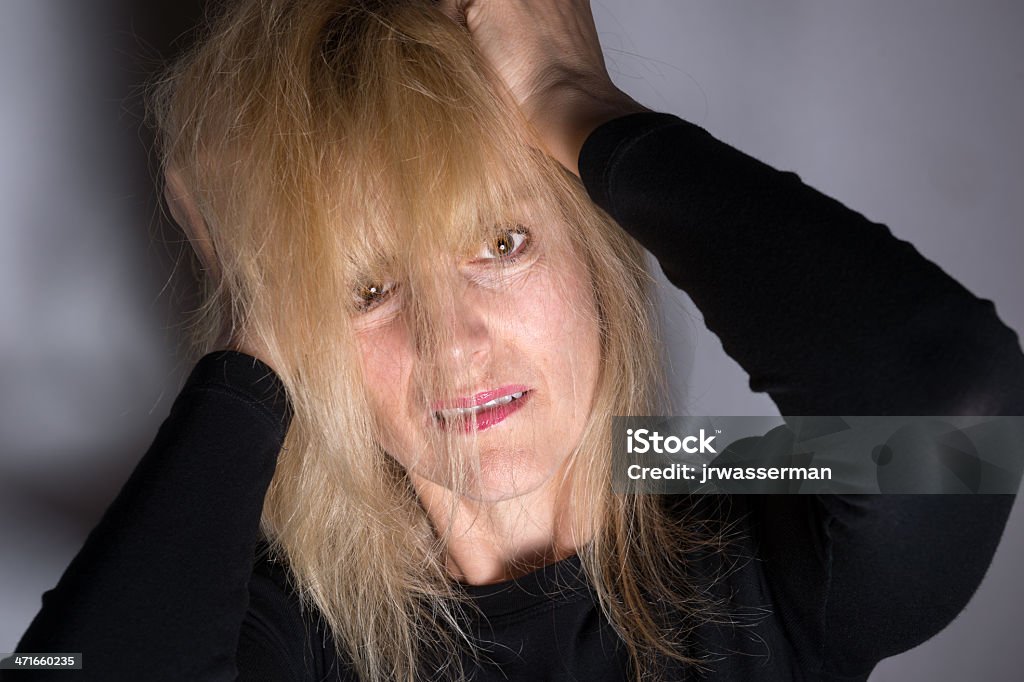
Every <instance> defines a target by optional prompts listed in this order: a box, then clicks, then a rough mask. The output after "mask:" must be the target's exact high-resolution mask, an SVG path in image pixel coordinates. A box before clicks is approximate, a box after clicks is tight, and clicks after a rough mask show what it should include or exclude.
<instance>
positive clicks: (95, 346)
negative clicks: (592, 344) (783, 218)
mask: <svg viewBox="0 0 1024 682" xmlns="http://www.w3.org/2000/svg"><path fill="white" fill-rule="evenodd" d="M164 4H166V5H168V6H161V4H160V3H145V2H141V1H139V2H116V1H115V0H103V1H94V2H89V3H86V2H74V1H72V0H45V1H43V0H40V1H34V0H3V2H0V11H2V14H0V87H2V92H3V106H2V107H0V136H2V137H0V236H2V237H3V243H4V248H3V249H0V548H2V550H0V652H2V651H11V650H12V649H13V647H14V645H15V643H16V642H17V640H18V638H19V637H20V635H21V633H22V631H23V630H24V628H25V627H26V626H27V624H28V622H29V621H30V620H31V618H32V616H33V614H34V613H35V612H36V610H37V609H38V608H39V597H40V594H41V593H42V592H43V591H44V590H46V589H48V588H50V587H52V586H53V584H55V582H56V581H57V579H58V578H59V576H60V574H61V572H62V571H63V569H64V567H65V566H66V565H67V563H68V562H69V561H70V559H71V558H72V556H74V554H75V552H76V551H77V550H78V548H79V547H80V545H81V542H82V541H83V539H84V537H85V535H86V533H87V532H88V530H89V529H90V528H91V527H92V526H93V525H94V524H95V522H96V521H97V520H98V518H99V515H100V514H101V513H102V511H103V510H104V509H105V507H106V505H107V504H109V502H110V500H111V499H112V498H113V496H114V495H115V494H116V493H117V490H118V489H119V487H120V485H121V483H122V482H123V481H124V479H125V478H126V477H127V475H128V474H129V472H130V471H131V469H132V467H133V466H134V464H135V462H137V460H138V458H139V457H140V456H141V454H142V453H143V452H144V451H145V449H146V447H147V446H148V444H149V442H150V440H151V439H152V437H153V435H154V434H155V432H156V429H157V427H158V426H159V423H160V422H161V421H162V419H163V418H164V416H165V415H166V413H167V411H168V409H169V408H170V404H171V401H172V400H173V398H174V396H175V395H176V393H177V390H178V388H179V387H180V385H181V381H182V380H183V377H184V374H185V373H186V372H187V370H188V369H189V368H188V367H184V366H182V364H181V362H180V361H179V360H178V355H177V349H178V344H179V342H180V338H181V336H180V332H179V330H178V329H177V328H176V325H177V324H179V321H180V319H181V315H182V312H183V310H185V309H186V308H187V307H188V306H189V305H191V302H190V291H189V288H188V287H187V286H185V285H183V284H182V283H183V282H185V281H186V280H185V279H184V278H182V279H177V278H176V277H174V276H172V271H173V263H174V260H175V256H176V254H177V253H178V249H179V247H180V244H178V243H177V240H178V239H179V238H178V236H177V234H176V233H175V232H173V231H168V230H166V228H165V227H164V226H161V224H160V223H159V221H158V220H157V217H156V213H155V211H156V204H155V201H154V198H153V196H152V190H151V189H150V186H149V180H148V175H147V172H148V171H147V165H146V156H145V153H144V151H143V150H144V141H145V135H144V134H140V133H139V131H138V118H139V110H138V106H137V101H136V100H135V99H134V98H133V97H132V96H131V95H132V92H133V87H135V86H137V84H138V82H139V81H140V79H141V78H142V77H143V76H144V75H145V74H146V72H147V71H148V69H149V68H150V66H151V65H152V62H153V60H154V59H155V58H156V57H157V56H158V55H159V54H161V53H167V50H168V45H169V42H170V40H171V38H173V37H174V36H175V35H177V34H178V33H179V32H180V31H181V30H183V29H184V28H185V27H187V26H188V23H189V20H190V17H192V16H195V8H196V7H197V5H198V2H197V0H192V1H191V2H180V1H179V2H177V3H174V4H173V6H170V3H164ZM595 15H596V17H597V22H598V27H599V29H600V31H601V35H602V41H603V43H604V45H605V48H606V55H607V57H608V60H609V67H610V70H611V71H612V74H613V76H614V78H615V80H616V82H617V83H618V84H619V85H620V86H621V87H622V88H623V89H625V90H627V91H628V92H630V93H631V94H633V95H634V96H635V97H636V98H637V99H639V100H640V101H641V102H643V103H645V104H647V105H648V106H650V107H652V108H656V109H660V110H664V111H670V112H673V113H677V114H680V115H682V116H684V117H686V118H688V119H690V120H692V121H695V122H697V123H699V124H701V125H703V126H704V127H706V128H708V129H709V130H710V131H711V132H712V133H713V134H715V135H717V136H718V137H720V138H721V139H724V140H725V141H727V142H729V143H731V144H733V145H734V146H736V147H738V148H740V149H742V150H744V151H746V152H747V153H750V154H752V155H754V156H756V157H758V158H760V159H762V160H764V161H766V162H768V163H770V164H772V165H774V166H776V167H780V168H784V169H787V170H795V171H797V172H798V173H800V174H801V176H802V177H803V178H804V180H805V181H806V182H808V183H810V184H811V185H813V186H815V187H817V188H818V189H820V190H822V191H824V192H826V193H827V194H830V195H832V196H835V197H836V198H838V199H840V200H841V201H843V202H845V203H847V204H848V205H850V206H853V207H855V208H856V209H858V210H859V211H860V212H862V213H864V214H865V215H867V216H868V217H869V218H871V219H873V220H876V221H879V222H884V223H886V224H887V225H889V226H890V228H891V229H892V230H893V232H894V233H895V234H896V235H897V236H899V237H901V238H903V239H907V240H909V241H911V242H913V243H914V244H915V245H916V246H917V247H918V249H919V250H920V251H921V252H922V253H923V254H925V255H926V256H927V257H929V258H931V259H932V260H934V261H936V262H937V263H939V264H940V265H941V266H942V267H943V268H944V269H946V271H947V272H949V273H950V274H952V275H953V276H954V277H956V278H957V279H958V280H959V281H961V282H962V283H963V284H964V285H966V286H967V287H968V288H969V289H970V290H972V291H973V292H975V293H976V294H978V295H979V296H981V297H984V298H988V299H991V300H993V301H994V302H995V304H996V308H997V310H998V312H999V314H1000V316H1001V318H1002V319H1003V320H1004V321H1005V322H1006V323H1007V324H1008V325H1009V326H1010V327H1011V328H1013V329H1015V330H1017V331H1018V333H1020V332H1021V330H1024V298H1022V296H1021V293H1020V292H1021V291H1022V284H1024V275H1022V274H1021V256H1022V255H1024V232H1022V230H1021V226H1022V222H1024V220H1022V219H1024V191H1022V190H1024V186H1022V183H1021V179H1022V178H1024V136H1022V134H1021V132H1020V128H1019V126H1020V124H1021V122H1022V121H1024V41H1021V40H1020V37H1021V36H1022V35H1024V5H1021V4H1020V3H1017V2H1013V1H1011V0H983V1H977V0H976V1H975V2H971V3H967V2H950V1H948V0H901V1H900V2H883V1H882V0H863V1H862V2H858V3H851V2H840V1H839V0H816V1H814V2H812V1H810V0H807V1H797V0H777V1H775V2H757V1H755V0H748V1H744V2H739V1H734V2H721V1H719V2H711V1H707V2H683V1H680V0H674V1H673V0H662V1H661V2H632V3H630V2H628V1H627V0H615V1H606V2H597V3H595ZM179 274H180V273H179ZM664 294H665V297H666V301H665V316H666V319H667V323H668V325H669V327H670V329H671V330H672V335H673V338H675V339H677V340H678V341H677V342H676V344H675V345H674V347H673V350H672V352H671V358H670V359H671V369H672V372H673V374H674V376H675V381H676V386H677V387H678V399H679V404H680V408H681V409H683V410H685V411H687V412H689V413H691V414H711V415H716V414H717V415H756V414H776V413H777V412H776V410H775V408H774V406H773V404H772V403H771V401H770V400H769V399H768V398H767V397H766V396H764V395H755V394H752V393H751V392H750V391H749V389H748V388H747V384H746V380H747V377H746V375H745V374H744V372H743V371H742V370H741V369H740V368H739V367H738V366H737V365H736V364H735V363H734V362H733V361H731V360H730V359H729V358H728V357H727V356H725V355H724V353H723V352H722V350H721V346H720V344H719V343H718V341H717V339H715V338H714V337H713V336H711V335H710V334H708V333H707V332H706V331H705V330H704V328H703V325H702V323H701V321H700V315H699V313H698V312H697V311H696V310H695V309H694V308H693V306H692V304H691V303H690V302H689V301H688V299H687V298H686V297H685V296H684V295H682V294H678V293H676V292H674V291H671V290H666V291H665V292H664ZM1022 527H1024V513H1022V512H1021V506H1020V505H1018V506H1017V508H1016V511H1015V514H1014V516H1013V518H1012V519H1011V521H1010V525H1009V527H1008V529H1007V532H1006V536H1005V538H1004V541H1003V543H1002V545H1001V546H1000V548H999V552H998V554H997V555H996V560H995V562H994V564H993V566H992V568H991V570H990V572H989V575H988V576H987V578H986V580H985V582H984V584H983V585H982V587H981V588H980V590H979V591H978V593H977V594H976V595H975V597H974V599H973V600H972V602H971V604H970V605H969V606H968V608H967V609H966V610H965V611H964V612H963V613H962V614H961V615H960V616H959V617H958V618H957V619H956V621H955V622H954V623H953V624H952V625H951V626H950V627H949V628H947V629H946V630H945V631H944V632H943V633H941V634H940V635H939V636H937V637H935V638H934V639H932V640H931V641H929V642H927V643H926V644H924V645H922V646H920V647H918V648H917V649H914V650H913V651H910V652H908V653H906V654H903V655H901V656H898V657H895V658H893V659H889V660H887V661H884V662H883V663H882V664H881V665H880V666H879V668H878V669H877V671H876V673H875V674H874V675H873V676H872V678H871V679H872V681H873V682H883V681H888V680H892V681H895V680H926V679H927V680H960V679H977V680H997V681H999V680H1005V681H1007V682H1009V681H1010V680H1017V679H1019V674H1020V670H1021V669H1024V647H1021V646H1020V645H1019V628H1017V627H1015V624H1016V622H1017V614H1018V612H1019V611H1020V609H1021V607H1022V606H1024V587H1022V585H1021V581H1020V580H1019V578H1018V576H1019V575H1020V573H1021V569H1022V567H1024V534H1022V533H1021V530H1022Z"/></svg>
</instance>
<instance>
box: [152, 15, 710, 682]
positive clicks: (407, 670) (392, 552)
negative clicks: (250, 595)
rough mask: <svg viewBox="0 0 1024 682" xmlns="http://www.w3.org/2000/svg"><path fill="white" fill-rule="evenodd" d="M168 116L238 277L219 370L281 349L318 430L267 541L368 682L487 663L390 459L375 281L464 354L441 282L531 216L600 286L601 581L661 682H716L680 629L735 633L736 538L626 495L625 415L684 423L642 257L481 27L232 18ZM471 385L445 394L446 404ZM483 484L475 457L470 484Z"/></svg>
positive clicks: (161, 107) (292, 460) (274, 361)
mask: <svg viewBox="0 0 1024 682" xmlns="http://www.w3.org/2000/svg"><path fill="white" fill-rule="evenodd" d="M152 111H153V113H154V115H155V124H156V127H157V131H158V147H159V150H160V154H161V159H162V163H163V167H164V169H165V171H167V170H172V169H173V171H174V173H176V174H177V176H178V177H180V179H181V183H182V185H183V187H184V189H185V190H186V191H187V193H188V195H189V197H190V198H191V200H192V201H193V202H194V205H195V207H196V210H197V212H198V214H199V215H200V216H201V219H202V221H203V222H204V223H205V226H206V229H207V230H208V232H209V238H210V242H211V243H210V247H211V250H212V252H213V253H214V254H215V257H216V260H217V264H218V266H219V268H218V270H219V271H218V273H217V276H216V277H206V278H205V279H204V286H205V290H204V298H203V305H202V306H201V308H200V309H199V310H198V311H197V313H196V315H195V319H194V320H192V329H193V331H194V344H193V345H194V351H193V352H194V355H195V356H196V357H199V356H201V355H203V354H205V353H207V352H209V351H211V350H214V349H215V344H216V343H217V341H218V332H219V330H220V329H221V328H222V325H223V324H224V323H225V321H228V322H230V323H231V324H234V325H240V326H241V327H242V328H244V329H245V330H246V334H247V335H249V336H250V337H251V338H255V339H258V340H259V342H260V346H261V348H263V349H264V350H265V352H266V354H267V355H266V357H265V358H264V359H265V360H267V361H268V363H269V364H270V365H271V366H273V367H274V368H275V370H276V371H277V373H278V375H279V376H280V378H281V380H282V382H283V383H284V385H285V387H286V389H287V391H288V394H289V397H290V399H291V402H292V405H293V408H294V415H295V416H294V419H293V421H292V423H291V426H290V428H289V431H288V434H287V437H286V440H285V444H284V448H283V450H282V452H281V453H280V457H279V460H278V464H277V469H276V473H275V475H274V478H273V481H272V483H271V486H270V489H269V491H268V494H267V497H266V502H265V506H264V509H263V517H262V529H263V532H264V533H265V535H266V536H267V537H268V538H269V539H270V541H271V543H272V545H273V547H274V549H275V551H276V552H278V553H280V554H281V555H282V556H283V557H285V558H286V559H287V563H288V566H289V567H290V570H291V573H292V578H293V581H294V583H295V585H296V587H297V589H298V592H299V594H300V596H301V597H302V600H303V603H304V604H306V605H308V606H310V607H315V608H316V609H318V610H319V612H320V613H321V614H322V615H323V618H324V620H325V621H326V623H327V624H328V625H329V626H330V628H331V630H332V632H333V634H334V639H335V643H336V645H337V647H338V649H339V653H340V654H342V655H343V656H345V657H346V658H347V659H348V660H350V661H351V662H352V664H353V666H354V668H355V670H356V671H357V672H358V674H359V676H360V678H361V679H364V680H367V681H372V682H377V681H379V680H412V679H414V677H416V676H417V675H420V674H421V673H422V667H423V665H424V662H431V664H432V665H433V666H434V669H435V670H434V672H435V673H437V674H438V675H439V676H449V677H452V678H459V677H461V676H462V675H463V672H464V671H462V670H461V669H460V668H459V663H458V661H460V660H461V657H460V655H458V654H459V652H461V651H464V650H466V649H467V648H468V649H473V647H474V642H473V638H472V636H471V634H470V633H468V632H467V631H466V630H465V625H464V621H463V620H462V619H460V613H461V606H463V605H465V599H464V598H462V597H460V594H459V591H458V590H457V589H456V585H455V584H454V582H453V581H452V580H451V578H450V577H449V575H448V573H447V571H446V567H445V561H444V554H443V550H444V546H445V529H443V528H440V529H439V528H435V527H433V526H432V525H431V523H430V520H429V519H428V518H427V515H426V513H425V511H424V509H423V508H422V507H421V506H420V504H419V502H418V500H417V498H416V495H415V492H414V491H413V489H412V487H411V485H410V482H409V480H408V477H407V475H406V473H405V471H404V470H403V468H402V467H401V466H399V465H398V464H397V463H396V462H395V461H394V459H392V458H391V457H390V456H388V454H387V453H386V452H385V451H384V450H383V448H382V447H381V445H380V437H381V432H380V425H379V424H378V423H377V422H376V420H375V418H374V415H373V413H372V410H371V408H370V403H369V399H368V397H367V392H366V387H365V382H364V379H363V377H362V373H361V370H360V364H359V360H358V356H357V351H356V344H355V342H354V330H353V321H352V312H351V306H349V305H347V302H349V301H350V300H351V298H352V289H353V283H354V282H359V281H361V280H360V278H364V279H365V278H366V277H367V276H371V275H374V274H375V273H378V272H381V271H384V270H386V271H387V273H388V274H389V275H393V274H395V273H398V274H399V276H400V279H402V281H403V282H404V283H406V284H407V291H406V292H405V298H403V305H406V306H407V308H408V310H407V315H408V316H409V319H410V324H411V325H413V328H414V329H415V330H416V334H417V341H418V343H419V344H420V345H422V353H423V357H424V358H427V359H429V358H431V357H433V355H432V354H436V352H437V348H438V347H439V345H440V344H443V343H444V342H445V339H446V335H448V334H450V330H446V329H443V328H438V327H439V325H437V324H433V323H432V320H433V319H434V317H433V314H434V313H435V312H436V309H437V308H436V306H438V305H442V304H443V303H444V301H443V292H439V291H438V290H437V288H436V287H431V285H430V269H429V267H428V261H429V259H430V258H432V257H434V256H436V253H437V252H438V249H439V248H440V249H447V250H453V252H455V253H463V252H465V251H466V249H467V248H470V247H472V245H473V244H479V243H480V242H481V241H482V240H483V239H486V238H488V235H492V234H493V229H494V225H501V224H505V223H507V222H508V221H510V220H515V211H514V206H515V204H516V201H517V200H518V199H519V198H520V197H522V196H523V195H526V196H529V197H530V198H531V200H532V201H535V202H538V203H539V204H541V205H543V206H545V207H546V208H547V209H548V210H550V211H551V212H553V213H555V214H556V215H557V216H559V221H560V222H561V224H562V225H563V226H564V228H563V230H562V231H561V234H563V238H564V239H567V240H569V243H570V244H571V246H572V252H573V253H575V254H577V256H578V258H580V259H581V262H582V263H583V265H584V266H585V269H586V271H587V272H588V273H589V275H590V277H591V278H592V288H593V295H594V301H595V307H596V310H597V320H596V324H597V327H598V330H599V335H600V343H601V358H600V373H599V379H598V385H597V388H596V392H595V396H594V399H593V402H592V405H591V410H590V417H589V421H588V423H587V425H586V427H585V429H584V432H583V435H582V438H581V441H580V443H579V445H578V446H577V447H576V448H575V449H574V451H573V452H572V454H571V456H570V458H569V460H568V464H567V466H566V467H565V469H564V472H563V475H564V484H565V490H567V491H571V495H572V505H573V509H574V511H575V512H576V514H575V515H574V525H573V532H574V534H575V536H576V537H579V538H587V542H586V543H584V544H583V545H582V546H581V547H579V548H578V552H579V555H580V558H581V561H582V564H583V566H584V569H585V571H586V573H587V576H588V578H589V580H590V582H591V584H592V585H593V587H594V589H595V591H596V594H597V595H598V598H599V602H600V606H601V608H602V609H603V611H604V613H605V615H606V616H607V617H608V619H609V621H610V622H611V623H612V624H613V625H614V627H615V628H616V631H617V632H618V633H619V635H620V636H621V637H622V639H623V641H624V642H625V644H626V646H627V648H628V650H629V653H630V655H631V658H632V660H633V662H634V671H635V673H636V675H637V679H639V678H640V677H641V676H642V675H643V674H645V673H649V672H652V671H654V670H656V668H657V666H658V663H657V661H658V660H663V659H665V658H672V659H676V660H679V661H683V662H684V663H697V662H698V661H697V660H696V659H694V658H692V657H688V656H687V655H684V653H683V652H684V650H685V649H684V645H685V644H686V643H687V634H688V631H686V630H680V629H679V626H678V625H677V626H676V628H675V629H672V628H670V627H669V625H668V623H669V621H668V620H667V619H666V618H665V617H664V616H665V614H666V613H669V612H674V613H676V614H682V615H683V616H687V617H689V618H684V619H682V620H680V619H676V620H675V621H674V622H676V623H680V622H686V623H691V622H692V623H698V622H700V621H701V620H706V618H707V617H709V614H710V611H708V607H709V606H710V604H709V603H708V602H707V601H706V600H705V599H704V598H702V597H701V596H700V592H699V590H698V589H697V588H696V587H695V586H693V585H691V584H690V578H689V576H687V575H686V574H685V572H684V566H685V559H684V555H685V554H686V553H687V552H689V551H691V550H692V549H694V547H695V546H697V545H701V544H702V543H703V546H711V547H717V542H718V538H716V537H714V534H712V535H710V536H709V535H707V534H705V533H702V532H700V531H699V529H697V528H696V527H695V526H694V527H691V526H688V525H684V524H680V523H679V522H674V521H671V520H670V519H669V517H668V516H667V514H666V513H665V511H664V510H663V508H662V505H661V503H660V501H659V499H658V498H657V497H654V496H630V495H622V494H613V493H612V490H611V484H610V477H611V467H610V462H611V453H610V448H611V439H610V437H609V434H610V432H611V417H612V415H643V414H658V413H661V411H662V410H663V409H664V407H665V405H666V404H667V402H666V400H665V390H664V385H663V381H664V377H663V374H662V372H661V371H660V364H661V363H660V355H659V353H660V347H659V343H658V336H657V325H656V322H655V319H656V318H655V313H654V306H653V304H652V300H651V282H650V278H649V276H648V274H647V272H646V270H645V266H644V259H643V253H642V250H641V248H640V247H639V246H638V245H637V244H636V242H635V241H633V240H632V239H631V238H630V237H628V236H627V235H626V234H625V233H624V232H623V231H622V230H621V228H619V227H618V226H617V225H615V224H614V222H613V221H612V220H611V219H610V218H609V217H608V216H607V215H605V214H604V213H603V212H601V211H600V210H599V209H598V208H596V207H595V206H594V205H593V204H592V203H591V202H590V200H589V199H588V197H587V195H586V193H585V191H584V190H583V188H582V187H581V186H580V184H579V182H578V180H576V179H575V178H572V177H571V176H569V175H568V174H567V173H566V172H565V171H564V170H563V169H562V168H561V167H560V166H559V165H558V164H557V163H556V162H554V161H553V160H551V159H549V158H547V157H546V156H544V155H543V154H540V153H538V152H537V151H536V148H535V147H536V144H537V142H536V140H534V139H533V137H532V134H531V132H530V129H529V126H528V125H527V124H526V122H525V121H524V120H522V118H521V115H520V113H519V112H518V110H517V109H516V108H515V107H514V106H512V105H510V104H509V100H508V98H507V96H506V95H505V94H504V93H503V91H502V88H501V87H500V86H499V85H498V81H497V80H496V78H495V77H494V75H493V74H491V73H490V72H489V71H488V70H487V68H486V66H485V64H484V62H483V60H482V59H481V57H480V56H479V55H478V53H477V52H476V51H475V50H474V47H473V44H472V41H471V40H470V36H469V34H468V33H467V31H466V30H465V28H463V27H461V26H459V25H458V24H456V23H455V22H453V21H451V20H450V19H448V18H447V17H445V16H444V15H443V14H441V12H440V11H439V10H438V9H437V8H436V7H435V6H434V3H432V2H430V1H429V0H393V1H388V0H362V1H360V0H304V1H300V0H246V1H242V2H237V3H231V4H230V5H229V6H228V7H227V8H226V9H225V10H224V11H222V12H221V13H220V14H219V15H218V16H217V17H216V18H215V19H213V20H212V21H211V22H210V25H209V27H208V28H207V33H206V34H205V36H204V37H203V38H202V39H201V40H200V41H199V42H198V44H197V46H196V47H195V48H194V49H192V50H191V51H189V52H188V53H187V54H186V55H184V56H183V57H182V58H181V59H179V60H178V61H177V63H176V64H175V65H174V66H173V67H172V68H170V69H169V70H168V71H167V72H166V73H165V74H163V75H162V77H161V79H160V80H159V82H157V83H156V84H155V86H154V89H153V97H152ZM458 379H459V377H445V376H434V377H433V378H432V379H431V380H430V381H431V382H433V383H431V385H430V386H429V389H430V390H429V391H425V394H426V395H431V394H432V395H439V394H442V393H439V392H437V391H436V389H437V388H438V387H439V386H440V387H444V386H451V385H456V384H457V382H458ZM444 394H445V395H450V393H444ZM437 445H438V447H440V448H442V449H443V448H448V449H449V450H452V451H454V450H457V446H456V445H453V443H452V442H445V443H439V444H437ZM466 461H467V459H466V458H465V457H462V458H460V457H456V456H453V457H450V458H449V464H450V466H451V467H452V468H453V472H452V476H453V480H463V479H464V476H463V474H465V471H462V470H459V467H462V466H469V465H466V464H465V462H466ZM445 665H450V666H452V667H451V668H449V669H445Z"/></svg>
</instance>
